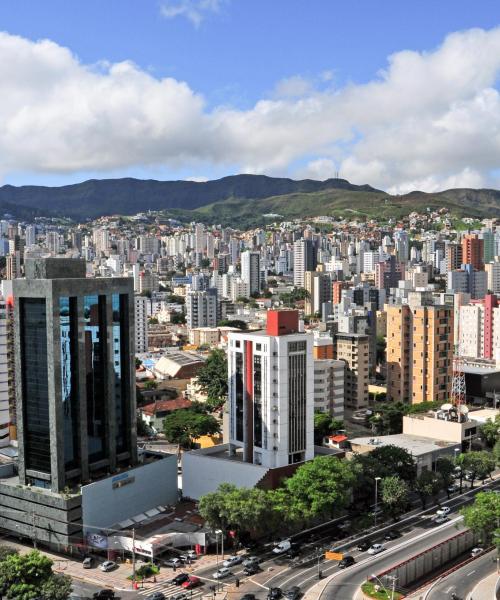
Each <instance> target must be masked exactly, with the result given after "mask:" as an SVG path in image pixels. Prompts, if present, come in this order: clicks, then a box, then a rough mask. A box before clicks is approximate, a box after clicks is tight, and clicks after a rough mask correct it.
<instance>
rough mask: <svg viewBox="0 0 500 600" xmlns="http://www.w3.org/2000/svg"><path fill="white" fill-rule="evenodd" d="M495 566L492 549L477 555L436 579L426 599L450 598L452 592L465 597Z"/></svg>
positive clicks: (494, 552)
mask: <svg viewBox="0 0 500 600" xmlns="http://www.w3.org/2000/svg"><path fill="white" fill-rule="evenodd" d="M496 568H497V567H496V551H495V550H492V551H491V552H488V553H486V554H483V555H482V556H478V557H477V558H476V559H474V560H473V561H471V562H468V563H467V564H466V565H464V566H463V567H461V568H460V569H457V570H456V571H453V573H450V574H449V575H447V576H446V577H443V578H442V579H438V581H437V582H436V583H435V584H434V585H433V586H432V588H431V589H430V590H429V592H428V593H427V596H426V600H443V599H444V598H450V597H451V594H452V593H455V594H457V596H458V597H459V598H467V595H468V594H470V592H472V590H473V589H474V586H475V585H476V584H478V583H479V582H480V581H481V580H482V579H484V578H485V577H486V576H487V575H489V574H490V573H493V572H494V571H495V570H496ZM478 600H480V599H479V598H478Z"/></svg>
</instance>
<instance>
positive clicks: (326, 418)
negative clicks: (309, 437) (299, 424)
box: [314, 412, 344, 445]
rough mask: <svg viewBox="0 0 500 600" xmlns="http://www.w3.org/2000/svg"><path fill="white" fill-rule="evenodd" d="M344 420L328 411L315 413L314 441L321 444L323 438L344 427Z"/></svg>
mask: <svg viewBox="0 0 500 600" xmlns="http://www.w3.org/2000/svg"><path fill="white" fill-rule="evenodd" d="M343 425H344V424H343V422H342V421H340V420H339V419H336V418H335V417H331V416H330V415H329V414H328V413H322V412H317V413H314V443H315V444H316V445H321V443H322V441H323V438H324V437H326V436H327V435H332V433H335V431H338V430H339V429H342V427H343Z"/></svg>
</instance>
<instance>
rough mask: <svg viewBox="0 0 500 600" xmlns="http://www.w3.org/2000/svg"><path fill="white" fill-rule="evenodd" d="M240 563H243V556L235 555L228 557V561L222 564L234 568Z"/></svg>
mask: <svg viewBox="0 0 500 600" xmlns="http://www.w3.org/2000/svg"><path fill="white" fill-rule="evenodd" d="M240 562H243V558H242V557H241V556H237V555H236V554H233V555H232V556H228V557H227V558H226V560H225V561H224V562H223V563H222V565H223V566H224V567H232V566H233V565H239V564H240Z"/></svg>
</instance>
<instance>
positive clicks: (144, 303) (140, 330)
mask: <svg viewBox="0 0 500 600" xmlns="http://www.w3.org/2000/svg"><path fill="white" fill-rule="evenodd" d="M148 301H149V299H148V298H147V297H146V296H135V297H134V307H135V353H136V354H140V353H143V352H147V351H148Z"/></svg>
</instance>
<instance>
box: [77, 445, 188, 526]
mask: <svg viewBox="0 0 500 600" xmlns="http://www.w3.org/2000/svg"><path fill="white" fill-rule="evenodd" d="M177 499H178V495H177V457H176V456H175V455H174V454H171V455H167V456H166V457H165V458H162V459H161V460H157V461H154V462H152V463H149V464H145V465H141V466H139V467H136V468H134V469H129V470H127V471H124V472H123V473H120V474H119V475H114V476H113V477H108V478H106V479H103V480H101V481H97V482H95V483H90V484H89V485H85V486H83V487H82V513H83V523H84V533H87V532H95V529H92V528H98V529H106V528H108V527H111V526H112V525H115V524H117V523H119V522H120V521H125V520H126V519H128V518H130V517H134V516H137V515H139V514H141V513H143V512H145V511H147V510H151V509H152V508H155V507H156V506H159V505H165V504H175V503H176V502H177Z"/></svg>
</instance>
